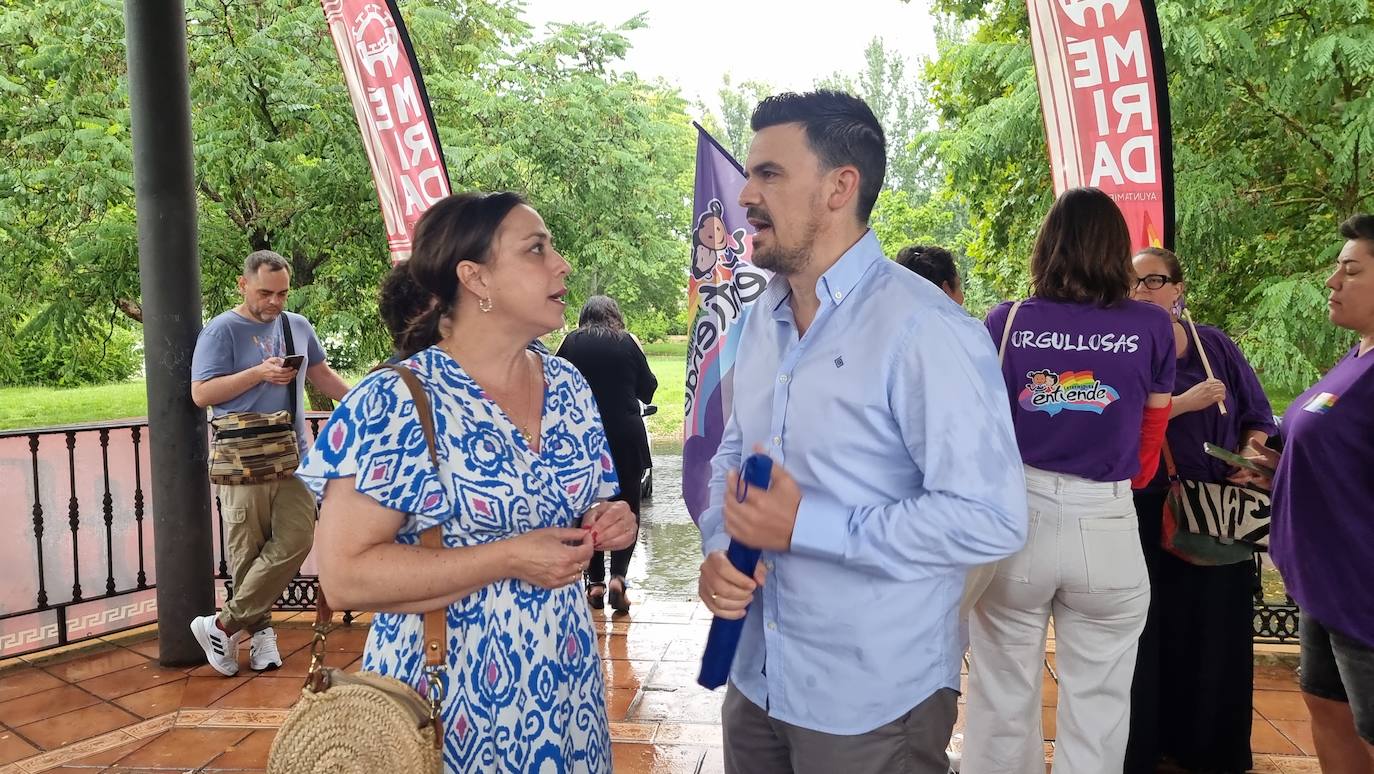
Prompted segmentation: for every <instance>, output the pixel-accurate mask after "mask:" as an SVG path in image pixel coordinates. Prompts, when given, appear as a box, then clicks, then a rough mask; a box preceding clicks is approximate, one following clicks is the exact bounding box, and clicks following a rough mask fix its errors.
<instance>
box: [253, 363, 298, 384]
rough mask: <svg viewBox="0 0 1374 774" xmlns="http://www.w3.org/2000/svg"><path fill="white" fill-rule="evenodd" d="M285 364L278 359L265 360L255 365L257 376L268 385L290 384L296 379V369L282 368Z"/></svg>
mask: <svg viewBox="0 0 1374 774" xmlns="http://www.w3.org/2000/svg"><path fill="white" fill-rule="evenodd" d="M285 362H286V361H285V360H282V359H281V358H279V357H269V358H267V359H266V360H264V361H262V362H261V363H259V364H258V365H257V367H256V370H257V372H258V376H259V377H261V379H262V381H264V382H267V383H269V384H290V383H291V380H292V379H295V378H296V369H294V368H282V363H285Z"/></svg>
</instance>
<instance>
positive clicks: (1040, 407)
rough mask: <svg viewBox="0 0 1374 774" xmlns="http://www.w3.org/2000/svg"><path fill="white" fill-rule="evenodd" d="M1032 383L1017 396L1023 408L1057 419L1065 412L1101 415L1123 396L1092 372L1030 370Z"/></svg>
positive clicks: (1028, 373)
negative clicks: (1088, 412) (1085, 412)
mask: <svg viewBox="0 0 1374 774" xmlns="http://www.w3.org/2000/svg"><path fill="white" fill-rule="evenodd" d="M1026 378H1027V379H1029V380H1030V382H1029V383H1028V384H1027V385H1026V386H1025V388H1024V389H1022V390H1021V394H1020V395H1019V396H1017V402H1018V403H1020V404H1021V408H1023V409H1025V410H1027V411H1043V412H1045V413H1046V414H1049V415H1050V416H1054V415H1056V414H1058V413H1059V412H1061V411H1091V412H1092V413H1094V414H1101V413H1102V412H1103V410H1105V409H1106V408H1107V406H1109V405H1111V404H1112V403H1114V402H1115V401H1116V400H1117V399H1118V398H1120V397H1121V396H1120V395H1119V394H1118V393H1117V391H1116V388H1114V387H1112V386H1110V385H1106V384H1103V383H1102V382H1100V381H1098V380H1097V379H1096V378H1094V377H1093V372H1092V371H1064V372H1063V373H1056V372H1054V371H1051V370H1049V369H1048V368H1042V369H1041V370H1039V371H1028V372H1027V373H1026Z"/></svg>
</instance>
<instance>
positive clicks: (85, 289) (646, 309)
mask: <svg viewBox="0 0 1374 774" xmlns="http://www.w3.org/2000/svg"><path fill="white" fill-rule="evenodd" d="M402 11H403V13H404V14H405V16H406V19H407V21H408V26H409V27H410V30H411V33H412V37H413V39H414V41H415V45H416V53H417V56H418V58H419V60H420V63H421V66H422V68H423V69H424V75H425V80H426V86H427V87H428V90H429V92H430V96H431V98H432V102H433V108H434V113H435V117H436V122H437V123H438V125H439V133H440V138H441V141H442V143H443V146H444V151H445V156H446V160H447V162H448V167H449V175H450V178H451V180H452V182H453V187H454V189H455V190H465V189H472V188H484V189H494V188H510V189H514V190H518V191H521V192H523V193H525V194H527V195H528V196H529V197H530V199H531V201H532V202H533V204H534V205H535V207H536V208H538V209H539V210H540V211H541V212H542V213H543V214H544V216H545V217H546V219H547V220H548V222H549V225H550V227H551V228H552V230H553V232H554V235H555V239H556V241H557V243H558V245H559V248H560V250H562V251H563V252H564V254H565V255H566V256H567V257H568V258H569V260H570V261H571V262H572V263H573V265H574V267H575V269H574V276H573V278H572V280H571V281H570V285H571V287H572V290H573V298H572V301H573V302H574V303H577V302H578V301H580V299H581V298H585V297H586V295H589V294H591V293H595V292H608V293H611V294H613V295H615V296H617V298H618V299H619V300H620V302H621V305H622V308H623V309H625V311H626V313H627V315H628V317H629V318H630V319H631V320H632V321H634V322H635V324H636V328H637V330H639V331H640V332H641V333H642V334H645V335H648V336H650V337H652V336H653V335H655V334H656V333H661V332H662V330H663V329H664V328H666V327H667V325H668V323H667V321H668V320H670V319H672V318H674V317H675V316H676V315H677V313H678V309H679V308H680V306H681V303H682V301H681V299H680V297H679V296H680V293H678V292H677V290H678V286H679V285H680V279H681V274H682V268H681V263H682V248H681V244H682V240H683V238H684V235H683V229H684V228H685V224H686V222H687V219H688V214H687V205H686V203H685V202H684V200H683V197H682V191H684V190H689V187H690V184H691V183H690V175H691V162H692V158H691V142H690V131H691V130H690V125H689V123H688V120H687V118H686V115H685V112H684V105H683V104H682V102H681V100H680V99H679V98H678V97H677V96H676V94H675V93H673V92H670V91H668V90H666V89H664V88H663V87H660V86H657V85H652V84H647V83H645V82H643V81H641V80H639V79H638V78H636V77H635V76H633V75H621V74H617V73H615V72H613V71H612V69H611V67H610V65H612V64H613V63H614V62H616V61H617V60H618V59H620V58H621V57H623V55H624V53H625V51H626V48H627V45H628V44H627V42H626V39H625V37H624V35H623V34H622V33H623V32H624V31H625V30H626V29H632V28H633V27H634V26H635V25H638V24H642V21H641V20H639V19H632V20H631V21H630V22H628V23H627V25H626V26H624V27H622V28H620V29H617V30H609V29H606V28H604V27H601V26H598V25H590V26H579V25H569V26H563V27H558V28H557V29H555V30H553V31H552V33H551V34H550V35H548V36H546V37H544V38H542V39H539V40H536V39H535V37H534V35H533V34H532V31H531V30H530V29H529V28H528V26H527V25H525V24H524V23H523V22H522V21H521V19H520V16H519V5H518V4H517V3H514V2H510V0H411V2H403V3H402ZM122 13H123V11H122V4H121V3H119V2H117V0H25V1H24V2H20V1H19V0H0V52H3V55H2V56H0V92H3V94H4V97H3V99H0V153H3V154H4V156H5V158H6V160H7V161H6V164H5V165H4V166H3V167H0V310H4V311H9V310H15V311H16V312H20V313H22V316H23V318H24V319H25V320H27V322H26V323H25V324H24V325H17V324H16V323H15V322H14V321H15V320H16V319H18V318H19V315H18V314H9V315H6V322H5V323H0V352H4V351H10V350H13V349H14V347H15V346H16V344H15V341H14V340H16V339H22V338H24V337H26V336H33V337H40V336H42V337H48V338H53V337H55V339H54V340H55V342H56V344H55V346H57V347H59V348H65V349H69V350H70V349H74V348H75V347H76V346H77V344H78V343H79V342H83V341H92V340H96V338H97V337H98V336H99V335H101V332H102V331H107V330H108V329H109V327H110V325H111V324H112V323H111V319H112V314H114V313H118V319H115V321H114V323H113V324H114V325H116V326H117V327H122V326H127V325H128V324H130V321H131V320H138V319H141V310H140V308H139V304H138V297H139V284H138V267H137V240H136V232H135V221H134V208H133V181H132V172H131V170H132V155H131V153H132V151H131V148H130V143H129V110H128V94H127V83H126V77H125V59H124V27H123V15H122ZM187 16H188V34H189V41H188V53H189V59H190V63H191V70H190V79H191V104H192V112H193V132H194V140H195V161H196V186H197V190H198V193H199V228H200V259H201V268H202V287H203V290H204V294H205V298H204V309H205V313H206V315H207V316H209V315H213V314H215V313H218V312H219V311H221V310H223V309H225V308H227V307H229V306H231V305H232V304H233V303H234V302H235V292H234V277H235V276H236V275H237V273H238V271H239V266H240V265H241V261H242V259H243V256H244V255H245V254H246V253H247V252H249V251H251V250H254V249H261V248H268V249H272V250H275V251H277V252H279V253H281V254H283V255H285V256H286V257H287V258H288V259H290V261H291V264H292V268H293V285H294V287H295V288H296V292H295V293H293V299H292V302H291V306H292V308H293V309H295V310H297V311H301V312H303V313H305V314H306V315H308V316H309V317H311V319H312V320H314V321H315V323H316V325H317V327H318V328H319V329H320V331H321V333H322V334H323V336H324V338H325V340H326V344H327V345H328V346H329V349H330V353H331V358H332V359H333V360H335V362H336V364H337V365H339V366H342V367H345V368H349V367H358V366H361V365H365V364H367V363H368V362H370V361H374V360H376V359H378V358H379V357H380V356H381V355H382V354H384V353H385V352H386V351H387V338H386V335H385V333H384V331H383V330H382V327H381V325H380V323H379V322H378V320H377V317H376V313H375V308H376V303H375V288H376V286H377V283H378V282H379V280H380V278H381V276H382V275H383V273H384V272H385V271H386V268H387V251H386V243H385V238H384V230H383V227H382V221H381V216H380V213H379V211H378V206H377V202H376V196H375V193H374V191H373V188H372V183H371V178H370V175H369V171H368V166H367V160H366V156H365V155H364V151H363V146H362V142H361V140H360V138H359V135H358V129H357V126H356V124H355V122H354V118H353V112H352V108H351V106H350V105H349V102H348V94H347V91H346V90H345V88H344V85H343V78H342V74H341V72H340V68H339V66H338V63H337V59H336V57H335V53H334V49H333V45H332V43H331V41H330V38H329V35H328V31H327V28H326V26H325V23H324V18H323V13H322V11H321V8H320V5H319V2H318V0H255V2H250V3H244V2H233V1H232V0H189V1H188V3H187ZM4 378H13V374H12V369H11V373H7V372H5V371H0V379H4Z"/></svg>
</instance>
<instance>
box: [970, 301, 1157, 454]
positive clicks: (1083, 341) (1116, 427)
mask: <svg viewBox="0 0 1374 774" xmlns="http://www.w3.org/2000/svg"><path fill="white" fill-rule="evenodd" d="M1010 309H1011V303H1010V302H1007V303H1003V304H1001V305H1000V306H998V307H997V308H996V309H993V310H992V312H991V313H990V314H988V319H987V327H988V332H989V333H990V334H991V335H992V340H993V343H994V344H995V345H996V344H1000V343H1001V341H1002V331H1003V328H1004V326H1005V325H1006V321H1007V313H1008V312H1009V311H1010ZM1002 377H1003V379H1005V380H1006V383H1007V392H1008V397H1009V398H1010V400H1011V414H1012V422H1013V424H1014V425H1015V426H1016V442H1017V444H1019V445H1020V447H1021V461H1022V462H1024V463H1025V464H1027V465H1030V466H1031V467H1034V468H1040V469H1041V470H1048V471H1051V472H1054V473H1067V474H1070V475H1075V476H1081V477H1083V478H1086V479H1090V480H1092V481H1125V480H1127V479H1129V478H1131V477H1133V476H1134V475H1135V474H1136V473H1138V472H1139V471H1140V460H1139V453H1140V421H1141V418H1142V417H1143V416H1144V413H1145V399H1146V398H1147V397H1148V396H1149V394H1150V393H1152V392H1172V391H1173V389H1174V332H1173V328H1172V324H1171V323H1170V322H1169V315H1168V314H1167V313H1166V312H1165V311H1164V310H1163V309H1160V308H1159V307H1157V306H1154V305H1152V304H1146V303H1142V302H1139V301H1123V302H1121V303H1120V304H1119V305H1117V306H1113V307H1111V308H1106V309H1104V308H1102V307H1099V306H1094V305H1090V304H1073V303H1068V302H1061V301H1046V300H1043V299H1039V298H1031V299H1027V300H1026V301H1025V303H1023V304H1021V308H1020V310H1019V311H1017V313H1016V319H1015V320H1014V321H1013V322H1012V330H1011V335H1010V336H1009V337H1008V338H1007V348H1006V355H1005V357H1004V359H1003V361H1002Z"/></svg>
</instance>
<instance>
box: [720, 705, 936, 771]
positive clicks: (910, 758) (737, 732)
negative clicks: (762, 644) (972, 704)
mask: <svg viewBox="0 0 1374 774" xmlns="http://www.w3.org/2000/svg"><path fill="white" fill-rule="evenodd" d="M958 697H959V693H958V692H957V691H954V690H951V689H949V688H941V689H940V690H938V691H936V692H935V693H933V694H931V695H930V697H929V698H927V699H926V700H925V701H923V702H921V703H920V704H917V705H916V706H915V707H913V708H912V709H911V710H910V711H909V712H907V713H906V714H905V715H903V716H901V717H900V718H897V719H896V720H894V721H892V722H891V723H887V724H886V725H882V726H879V727H878V728H875V729H873V730H872V731H869V732H867V733H863V734H856V735H853V736H841V735H838V734H827V733H824V732H822V731H812V730H810V729H806V728H801V727H800V726H794V725H792V724H791V723H784V722H783V721H781V720H777V719H776V718H770V717H768V713H767V712H765V711H764V710H763V708H762V707H760V706H758V705H757V704H755V703H754V702H752V701H750V700H749V699H748V698H746V697H745V695H744V694H742V693H740V692H739V689H738V688H736V687H735V684H734V683H730V684H729V686H728V687H727V688H726V692H725V704H724V706H722V707H721V713H720V714H721V721H722V724H723V732H724V733H723V735H724V739H725V772H726V774H836V772H844V774H948V772H949V757H948V756H947V755H946V754H945V747H946V746H947V745H948V744H949V735H950V732H951V731H953V730H954V720H955V717H956V716H957V715H958V712H959V708H958V706H957V702H958Z"/></svg>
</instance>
